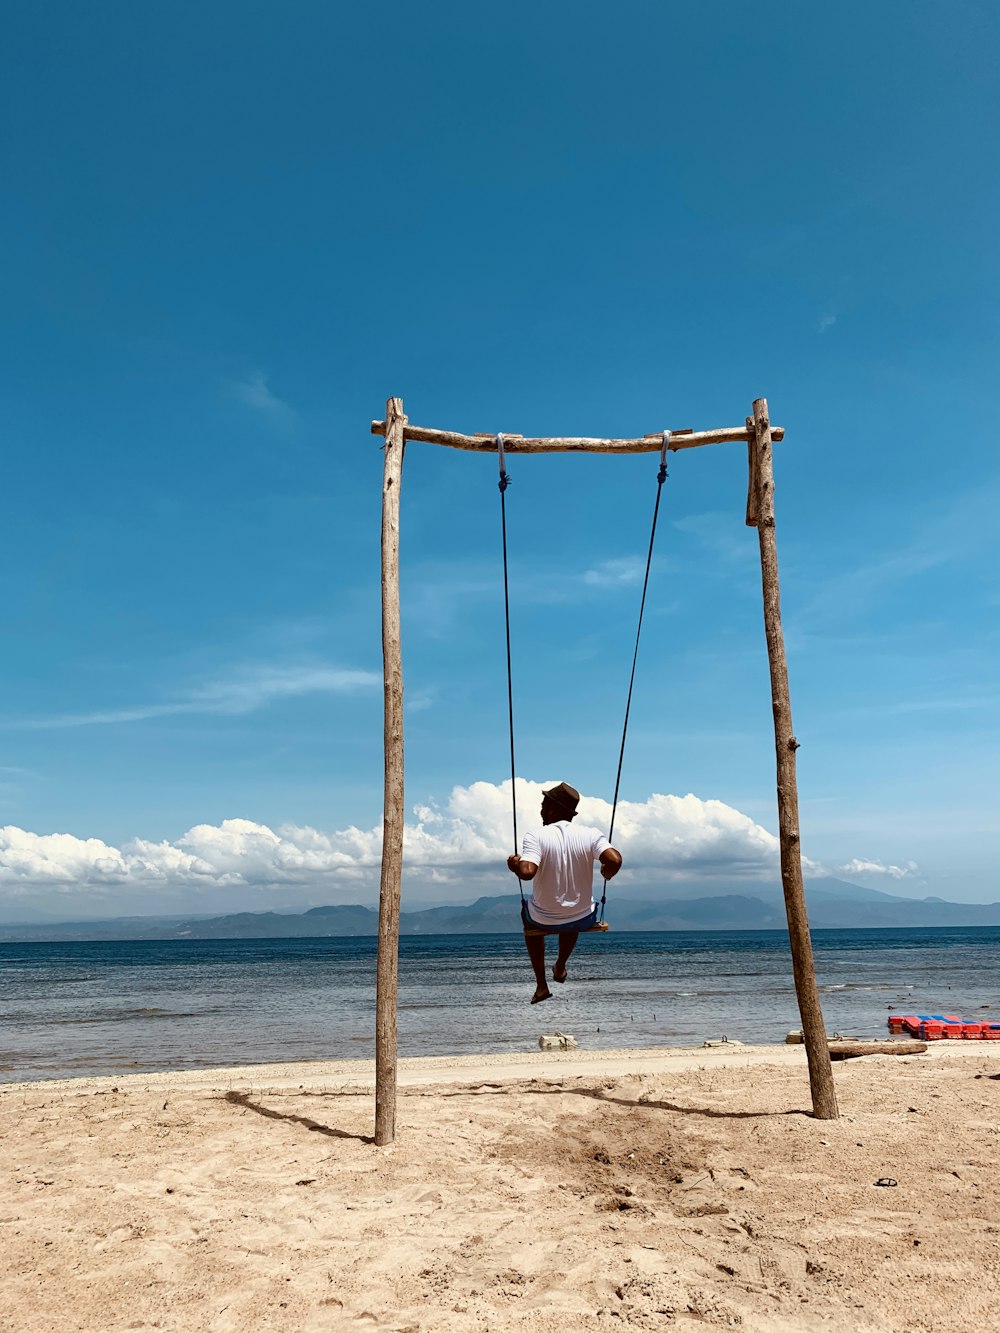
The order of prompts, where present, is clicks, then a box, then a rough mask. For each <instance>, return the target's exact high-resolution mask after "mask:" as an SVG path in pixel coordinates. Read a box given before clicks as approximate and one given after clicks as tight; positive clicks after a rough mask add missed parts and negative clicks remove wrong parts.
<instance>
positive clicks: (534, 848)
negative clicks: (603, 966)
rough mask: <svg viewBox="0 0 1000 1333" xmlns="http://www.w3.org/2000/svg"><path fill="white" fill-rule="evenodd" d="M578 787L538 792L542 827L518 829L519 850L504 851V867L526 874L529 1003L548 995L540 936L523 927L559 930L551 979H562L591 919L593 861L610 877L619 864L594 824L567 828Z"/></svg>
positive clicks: (522, 877) (593, 910) (594, 917)
mask: <svg viewBox="0 0 1000 1333" xmlns="http://www.w3.org/2000/svg"><path fill="white" fill-rule="evenodd" d="M579 801H580V793H579V792H578V791H577V790H576V788H575V787H571V786H569V784H568V783H566V782H560V783H559V784H558V786H555V787H550V788H549V790H548V791H543V792H542V827H541V828H540V829H534V830H532V831H531V832H529V833H526V834H525V835H524V841H523V844H522V852H521V855H520V856H509V857H508V858H507V868H508V870H512V871H513V872H514V874H515V875H517V877H518V879H520V880H531V881H532V884H531V901H530V903H527V904H525V903H522V907H521V918H522V920H523V921H524V943H525V946H526V947H527V950H528V957H529V958H530V959H531V966H532V969H533V971H534V973H535V981H536V983H537V985H536V987H535V993H534V995H533V996H532V999H531V1003H532V1004H540V1003H541V1002H542V1001H543V1000H551V998H552V992H551V991H550V990H549V987H548V982H547V981H546V979H545V936H544V935H535V934H531V935H529V934H528V931H529V930H544V931H549V932H551V933H553V934H557V935H558V936H559V954H558V957H557V958H556V961H555V963H554V964H553V965H552V980H553V981H558V982H560V983H561V982H563V981H565V980H566V964H567V962H568V961H569V956H570V954H571V953H572V952H573V950H574V949H575V948H576V942H577V940H578V939H579V938H580V931H581V930H586V929H588V927H590V926H592V925H594V924H595V922H596V920H597V908H596V907H595V906H594V862H595V861H599V862H600V864H601V874H602V875H603V876H604V878H605V879H606V880H608V879H613V878H614V876H615V875H617V874H618V871H619V870H620V869H621V865H622V858H621V853H620V852H617V851H615V849H614V847H612V846H611V844H610V843H609V842H608V840H607V838H606V837H605V836H604V834H603V833H601V832H600V831H599V830H598V829H593V828H583V827H578V828H573V827H572V820H574V819H575V818H576V807H577V805H578V804H579Z"/></svg>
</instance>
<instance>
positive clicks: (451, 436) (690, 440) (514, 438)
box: [372, 421, 785, 454]
mask: <svg viewBox="0 0 1000 1333" xmlns="http://www.w3.org/2000/svg"><path fill="white" fill-rule="evenodd" d="M372 434H373V435H384V434H385V422H384V421H373V422H372ZM405 435H406V439H408V440H419V441H420V442H422V443H423V444H443V445H446V446H447V447H448V448H449V449H471V450H472V451H473V452H474V453H480V454H495V453H496V451H497V446H496V436H495V435H460V434H459V433H458V431H454V430H433V429H431V428H430V427H428V426H411V425H410V423H409V422H407V424H406V427H405ZM752 436H753V431H752V430H749V431H748V429H747V427H746V426H745V425H744V426H725V427H723V428H722V429H721V430H695V431H688V432H686V433H682V432H680V431H678V432H677V433H676V434H675V435H672V436H671V438H670V443H669V445H668V446H667V447H668V448H669V449H671V450H673V451H674V452H676V451H677V450H678V449H697V448H698V446H699V445H702V444H740V443H742V444H746V443H747V441H748V440H749V439H751V438H752ZM784 436H785V429H784V427H783V426H772V427H771V439H772V440H781V439H784ZM662 442H663V435H662V433H660V434H658V435H640V436H639V437H638V439H633V440H605V439H588V438H587V437H586V436H583V437H579V436H554V437H551V438H546V437H543V436H539V437H537V438H535V437H525V436H522V435H507V434H504V437H503V447H504V451H505V452H506V453H508V454H655V453H659V450H660V446H661V444H662Z"/></svg>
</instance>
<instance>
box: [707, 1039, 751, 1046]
mask: <svg viewBox="0 0 1000 1333" xmlns="http://www.w3.org/2000/svg"><path fill="white" fill-rule="evenodd" d="M701 1044H702V1046H742V1045H743V1043H742V1042H741V1041H737V1040H736V1038H735V1037H710V1038H709V1039H708V1040H707V1041H703V1042H702V1043H701Z"/></svg>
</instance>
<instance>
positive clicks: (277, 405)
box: [229, 370, 298, 430]
mask: <svg viewBox="0 0 1000 1333" xmlns="http://www.w3.org/2000/svg"><path fill="white" fill-rule="evenodd" d="M229 392H230V393H231V394H232V396H233V397H234V398H235V399H236V400H237V401H238V402H240V403H242V404H243V406H244V407H248V408H250V409H251V411H253V412H255V413H256V414H257V415H258V416H260V417H263V418H264V419H265V420H266V421H267V422H269V424H270V425H272V426H274V427H276V428H278V429H281V430H287V429H288V428H289V427H290V426H293V425H294V424H295V423H296V421H297V420H298V418H297V416H296V415H295V412H294V410H293V409H292V408H291V407H289V405H288V404H287V403H286V402H284V401H283V400H282V399H281V398H279V397H278V395H277V394H275V393H272V392H271V390H270V389H269V388H268V384H267V376H266V375H265V374H264V372H263V371H262V370H252V371H251V372H250V373H249V374H248V375H244V376H243V377H242V378H240V379H238V380H232V381H231V382H230V384H229Z"/></svg>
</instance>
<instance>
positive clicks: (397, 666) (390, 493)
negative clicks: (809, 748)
mask: <svg viewBox="0 0 1000 1333" xmlns="http://www.w3.org/2000/svg"><path fill="white" fill-rule="evenodd" d="M371 430H372V434H373V435H380V436H382V437H383V438H384V444H383V472H382V660H383V681H384V699H385V721H384V748H385V786H384V813H383V842H382V871H381V880H380V888H379V923H378V962H377V971H376V996H375V1143H376V1144H377V1145H379V1146H384V1145H386V1144H390V1143H392V1142H393V1141H394V1140H395V1137H396V1066H397V1046H398V1040H397V995H398V986H399V910H400V898H401V890H402V878H403V825H404V813H405V812H404V799H403V791H404V783H403V776H404V774H403V658H402V639H401V634H400V606H399V492H400V486H401V483H402V477H403V455H404V452H405V449H406V442H407V441H408V440H409V441H419V442H422V443H425V444H439V445H444V446H446V447H447V448H451V449H464V450H471V451H473V452H476V453H496V451H497V442H496V441H497V437H496V432H490V433H488V434H478V435H462V434H460V433H458V432H457V431H446V430H434V429H430V428H427V427H423V426H412V425H411V424H410V423H409V421H408V420H407V418H406V415H405V414H404V412H403V400H402V399H401V398H389V399H388V400H387V401H386V405H385V420H384V421H373V422H372V424H371ZM784 434H785V432H784V429H783V428H782V427H780V426H772V425H771V422H770V418H769V416H768V409H767V399H766V398H757V399H755V400H754V404H753V412H752V415H750V416H748V417H747V418H746V421H745V423H744V425H743V426H733V427H724V428H722V429H720V430H701V431H689V430H685V431H674V432H673V433H672V434H671V436H670V440H669V444H668V448H669V449H670V451H671V452H674V453H676V452H677V451H679V450H681V449H696V448H698V447H700V446H701V445H707V444H728V443H732V444H735V443H740V442H742V443H745V444H746V445H747V458H748V471H749V484H748V490H747V510H746V523H747V526H748V527H755V528H756V529H757V536H758V539H759V543H760V565H761V584H762V589H763V603H764V633H765V637H766V640H767V656H768V664H769V667H770V675H771V708H772V713H773V717H774V743H775V760H776V769H777V788H778V835H779V845H780V855H781V886H782V890H783V893H784V899H785V914H786V917H787V920H788V939H789V944H790V946H791V954H792V973H793V976H794V980H795V994H796V998H797V1000H798V1006H799V1014H800V1016H801V1019H802V1035H803V1043H804V1045H805V1048H806V1059H807V1062H808V1068H809V1086H810V1090H811V1093H812V1104H813V1114H814V1115H815V1116H816V1117H817V1118H818V1119H820V1120H833V1119H836V1118H837V1116H838V1114H839V1112H838V1109H837V1094H836V1090H835V1088H834V1084H833V1066H832V1064H831V1062H830V1049H829V1044H828V1042H827V1037H826V1027H825V1024H824V1021H823V1012H822V1009H821V1007H820V1002H819V991H818V988H817V985H816V971H815V966H814V963H813V950H812V940H811V939H810V936H809V919H808V914H807V911H806V901H805V888H804V884H803V878H802V854H801V847H800V835H799V801H798V786H797V781H796V772H795V752H796V750H798V748H799V742H798V741H797V740H796V738H795V734H794V732H793V729H792V708H791V699H790V694H789V688H788V660H787V657H786V655H785V638H784V632H783V630H782V627H781V601H780V596H779V585H778V552H777V540H776V535H775V520H774V468H773V461H772V450H771V445H772V442H773V441H778V440H781V439H783V438H784ZM503 440H504V449H505V451H506V452H507V453H510V454H532V453H603V454H639V453H655V452H658V451H659V450H660V449H661V448H662V445H663V432H662V431H657V432H654V433H653V434H650V435H642V436H638V437H633V438H630V439H589V438H585V437H579V436H556V437H534V436H528V437H525V436H521V435H508V434H507V433H506V432H504V435H503ZM601 927H603V929H605V930H607V925H606V924H605V923H603V922H601V923H599V925H598V926H597V927H592V929H600V928H601ZM531 933H533V934H545V933H546V932H545V931H537V932H531Z"/></svg>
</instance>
